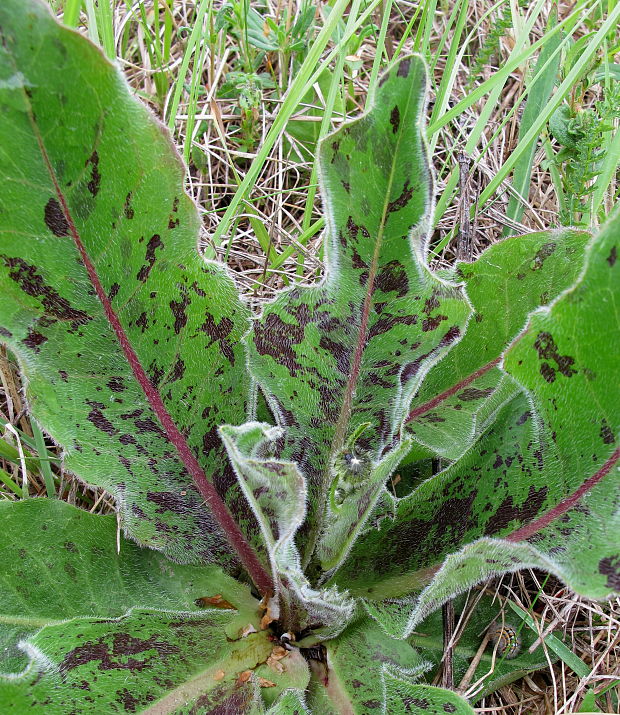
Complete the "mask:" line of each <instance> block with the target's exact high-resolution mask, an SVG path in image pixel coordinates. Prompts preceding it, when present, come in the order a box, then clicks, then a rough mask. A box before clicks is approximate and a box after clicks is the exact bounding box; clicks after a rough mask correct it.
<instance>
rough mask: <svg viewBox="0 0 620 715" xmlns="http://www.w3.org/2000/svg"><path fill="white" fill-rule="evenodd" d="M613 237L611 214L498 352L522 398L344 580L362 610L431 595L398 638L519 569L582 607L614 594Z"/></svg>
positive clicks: (616, 223)
mask: <svg viewBox="0 0 620 715" xmlns="http://www.w3.org/2000/svg"><path fill="white" fill-rule="evenodd" d="M619 228H620V212H617V211H616V212H615V213H614V215H613V216H612V218H611V219H610V221H609V222H608V224H607V225H606V226H605V227H604V228H603V229H602V231H601V232H600V234H599V235H598V236H597V237H596V238H595V239H594V241H593V242H592V243H591V244H590V247H589V250H588V254H587V262H586V267H585V268H584V270H583V272H582V274H581V276H580V277H579V279H578V280H577V282H576V283H575V285H574V287H572V288H570V289H568V290H566V291H565V292H564V293H562V294H561V295H560V296H559V297H558V298H557V299H556V300H555V301H554V302H553V303H552V304H551V305H550V306H549V307H548V308H544V309H541V310H539V311H536V312H534V313H533V314H532V316H531V318H530V320H529V322H528V325H527V327H526V329H525V330H524V331H523V333H522V334H521V335H520V336H519V337H518V338H517V339H516V340H515V342H514V343H513V345H512V346H511V348H510V349H509V350H508V351H507V353H506V355H505V358H504V362H505V368H506V369H507V370H508V371H509V372H510V373H512V375H513V377H514V378H516V379H519V380H520V381H522V383H523V385H524V387H525V388H526V392H524V393H522V394H521V395H520V396H518V397H517V398H515V399H514V400H512V401H511V402H510V403H509V404H508V405H506V406H505V407H504V408H503V409H502V411H501V412H500V414H499V416H498V419H497V421H496V423H495V424H494V425H493V427H492V428H491V429H490V430H489V431H488V432H487V433H486V434H485V435H484V436H483V438H482V439H481V440H480V441H479V442H478V443H477V444H476V445H475V446H474V448H472V449H471V450H470V451H469V452H468V453H466V455H465V456H464V457H463V458H462V459H461V460H459V461H458V462H456V463H455V464H453V465H451V466H450V467H449V468H448V469H446V470H444V471H443V472H441V473H440V474H439V475H437V476H436V477H434V478H433V479H431V480H429V481H428V482H426V483H425V484H423V485H422V486H421V487H420V488H419V489H418V490H417V491H416V492H414V493H413V494H412V495H411V497H408V498H406V499H403V500H401V501H400V502H399V503H398V505H397V515H396V518H395V519H394V520H393V521H390V520H388V519H384V521H383V522H382V523H381V525H380V530H379V531H376V532H368V534H367V535H366V538H365V539H364V540H362V541H360V542H358V544H357V545H356V548H355V549H354V550H353V552H352V557H351V558H350V559H349V561H348V562H347V564H346V565H345V566H346V568H343V569H342V570H341V571H342V573H341V574H340V575H339V578H342V579H343V581H344V580H348V579H350V580H351V581H353V592H354V593H356V592H357V593H362V592H363V593H364V594H366V595H367V596H369V597H371V598H373V599H378V598H381V597H382V596H383V597H385V596H390V595H399V594H402V593H406V592H407V591H411V590H413V589H415V588H418V589H419V588H421V587H423V586H424V585H425V584H426V583H428V584H429V585H428V586H427V587H426V589H425V590H424V591H423V592H422V594H421V595H420V597H419V598H418V599H417V601H416V602H415V604H413V602H412V603H410V607H411V610H410V611H409V614H410V615H409V620H408V623H407V626H406V627H405V628H404V629H403V632H404V633H408V632H411V630H412V629H413V628H414V627H415V625H416V623H418V622H419V621H420V619H422V618H424V617H425V616H426V615H427V614H428V613H431V612H432V611H433V610H434V609H435V608H437V607H438V606H439V605H440V604H441V603H442V602H443V601H445V600H446V599H448V598H450V597H451V596H453V595H454V593H457V592H459V591H461V590H463V589H464V588H466V587H467V586H470V585H472V584H474V583H477V582H479V581H480V580H482V579H484V578H486V577H488V576H490V575H492V574H495V573H501V572H504V571H511V570H516V569H518V568H523V567H526V566H535V567H539V568H543V569H545V570H547V571H550V572H551V573H554V574H555V575H557V576H558V577H560V578H561V579H562V580H563V581H565V582H566V583H567V584H568V585H569V586H570V587H571V588H572V589H573V590H574V591H576V592H577V593H580V594H583V595H585V596H588V597H590V598H598V599H605V598H609V597H611V596H613V595H614V594H615V593H618V591H619V590H620V580H619V573H620V570H619V569H620V554H619V552H618V543H620V516H619V512H618V506H617V505H618V503H619V500H620V480H619V479H618V459H619V457H620V448H619V447H618V446H617V445H618V437H617V435H618V432H619V430H620V414H619V410H618V405H619V404H620V380H619V379H618V377H619V376H618V367H617V361H616V360H615V356H614V354H613V352H610V350H609V345H613V344H616V342H618V341H619V340H620V336H619V335H618V332H619V331H620V326H619V325H618V318H617V314H618V309H617V305H618V302H619V301H618V285H619V282H618V280H617V277H615V276H614V275H613V274H614V273H615V272H616V271H617V270H618V269H617V268H616V265H617V255H618V238H619V235H620V231H619ZM489 537H493V538H489ZM498 537H503V538H501V539H500V538H498ZM377 538H379V539H380V542H381V546H380V554H381V561H380V562H379V558H378V553H379V552H378V550H377V546H376V544H377ZM431 540H432V541H433V543H432V544H431V543H430V542H431ZM407 544H415V545H416V549H411V548H406V545H407ZM425 544H428V545H427V546H425ZM403 547H405V548H403ZM459 549H460V551H459ZM364 554H366V555H367V556H365V555H364ZM370 554H375V557H374V561H373V563H372V566H371V565H370V563H369V561H370V560H371V558H372V557H371V555H370ZM424 554H426V556H425V555H424ZM440 554H442V555H443V554H445V555H446V556H447V558H446V560H445V562H444V564H443V566H441V568H440V569H439V571H437V565H434V564H433V562H434V563H435V564H438V563H439V560H440V558H438V557H440ZM365 558H368V561H366V562H365V561H364V559H365ZM353 564H355V566H353ZM383 564H385V566H384V567H383V566H382V565H383ZM396 564H398V565H396ZM380 568H381V569H382V571H383V575H382V576H381V575H380V574H377V571H378V570H379V569H380ZM355 569H358V570H359V571H358V572H359V573H364V578H358V579H357V583H358V584H359V586H357V585H356V583H355V575H354V574H355ZM371 569H374V571H372V573H370V572H371ZM388 576H389V578H390V579H391V580H388V578H387V577H388ZM373 582H376V585H375V584H374V583H373ZM362 584H363V587H362Z"/></svg>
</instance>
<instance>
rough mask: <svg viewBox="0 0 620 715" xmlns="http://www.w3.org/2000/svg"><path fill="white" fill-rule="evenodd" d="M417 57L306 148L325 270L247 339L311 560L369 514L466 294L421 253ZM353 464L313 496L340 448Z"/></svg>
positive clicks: (424, 171) (420, 76)
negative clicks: (348, 505)
mask: <svg viewBox="0 0 620 715" xmlns="http://www.w3.org/2000/svg"><path fill="white" fill-rule="evenodd" d="M425 72H426V71H425V67H424V63H423V62H422V60H421V59H420V58H418V57H408V58H404V59H402V60H401V61H400V62H398V63H397V64H396V65H394V66H393V68H392V69H391V70H390V71H388V72H387V73H386V74H385V75H384V76H383V78H382V80H381V82H380V83H379V87H378V89H377V95H376V97H375V100H374V104H373V108H372V110H371V111H370V112H369V113H368V114H366V115H364V116H362V117H361V118H360V119H357V120H355V121H353V122H350V123H348V124H346V125H345V126H343V127H342V128H341V129H339V130H338V131H337V132H335V133H334V134H332V135H330V136H329V137H327V138H326V139H325V140H324V141H323V143H322V144H321V147H320V151H319V161H320V175H321V180H322V181H321V183H322V187H323V190H324V196H323V198H324V204H325V207H326V213H327V224H328V230H327V233H326V237H325V256H326V262H327V271H326V276H325V278H324V280H323V281H322V282H321V283H320V284H319V285H317V286H313V287H294V288H292V289H290V290H287V291H285V292H283V293H282V294H281V295H280V296H279V297H278V298H277V299H276V300H275V301H274V302H273V303H271V304H268V305H267V306H266V307H265V309H264V311H263V314H262V317H261V318H260V320H259V321H258V322H257V323H256V324H255V326H254V330H253V333H252V335H251V336H250V337H249V339H248V348H249V351H250V369H251V370H252V372H253V374H254V375H255V376H256V378H257V380H258V382H259V384H260V386H261V388H262V389H263V391H264V393H265V395H266V396H267V399H268V401H269V403H270V405H271V407H272V410H273V411H274V414H275V415H276V417H277V420H278V423H279V425H280V426H282V427H284V428H285V429H286V440H285V445H284V447H283V450H282V452H281V453H280V457H282V458H283V459H287V460H290V461H295V462H297V464H298V465H299V467H300V470H301V471H302V473H303V475H304V477H305V478H306V479H307V480H308V492H309V515H310V519H311V521H312V525H311V527H310V528H309V534H308V535H307V538H306V552H305V561H307V560H308V559H309V558H310V554H311V552H312V551H313V550H314V547H315V543H316V538H317V537H318V535H319V534H321V537H322V544H324V546H323V545H321V547H320V554H319V555H320V559H321V560H322V561H323V567H324V568H331V567H333V566H335V565H336V564H337V563H338V561H339V560H340V559H341V558H342V557H343V555H344V553H346V548H348V542H349V539H348V538H346V539H345V543H344V544H343V549H342V550H341V551H339V548H338V547H339V545H340V542H341V539H340V536H338V537H335V536H334V535H333V534H332V527H333V525H334V524H335V525H336V528H337V529H338V530H339V531H346V529H345V528H344V527H343V521H345V520H346V521H347V522H348V528H350V529H355V528H357V527H356V525H357V524H358V523H360V522H363V521H364V520H365V519H366V518H367V517H368V516H369V514H370V511H371V509H372V505H373V504H374V502H375V501H376V498H377V495H378V493H379V490H380V485H381V482H382V480H383V479H384V478H385V477H386V476H387V475H385V474H383V472H382V473H381V477H380V478H379V476H378V475H377V474H376V473H375V468H376V467H377V464H378V463H379V461H380V460H381V458H383V457H385V456H386V455H387V454H388V453H389V452H390V450H393V449H395V448H397V446H398V444H399V441H400V432H401V425H402V421H403V419H404V418H405V416H406V415H407V410H408V407H409V403H410V401H411V398H412V395H413V394H414V393H415V391H416V390H417V389H418V387H419V385H420V382H421V380H422V379H423V377H424V375H425V374H426V372H427V371H428V370H429V369H430V367H431V366H432V365H433V364H434V363H435V362H437V361H438V360H439V359H440V358H441V357H442V356H443V355H444V354H445V353H446V352H447V350H448V349H449V348H450V346H451V345H452V344H453V343H455V342H456V341H457V340H458V339H459V338H460V336H461V333H462V331H463V328H464V325H465V323H466V321H467V317H468V315H469V312H470V310H469V305H468V303H467V301H466V300H465V298H464V296H463V293H462V291H461V289H460V288H458V287H457V286H455V285H454V284H452V283H450V282H448V281H445V280H442V279H440V278H438V277H437V276H436V275H434V274H433V273H431V272H430V270H429V269H428V266H427V264H426V243H427V237H428V231H429V227H430V213H431V180H430V174H429V169H428V160H427V157H426V148H425V145H424V139H423V132H422V119H421V116H422V113H423V108H424V89H425V84H426V77H425ZM351 452H354V453H355V454H357V455H358V456H359V458H360V460H361V462H362V466H361V467H360V469H359V470H358V471H356V473H355V475H354V477H355V478H354V479H352V480H349V481H350V482H353V484H350V485H349V486H350V487H351V488H350V489H349V491H348V493H347V494H344V495H343V497H342V499H343V501H344V500H349V501H351V502H353V503H354V508H352V509H351V510H345V511H344V512H339V513H333V512H332V511H330V509H329V508H328V509H327V510H326V509H325V502H326V499H327V495H328V492H329V491H330V488H331V486H332V484H333V482H334V480H335V479H338V478H340V476H341V473H342V470H343V469H344V470H345V471H346V469H347V467H348V466H350V459H349V457H350V456H351V455H350V453H351Z"/></svg>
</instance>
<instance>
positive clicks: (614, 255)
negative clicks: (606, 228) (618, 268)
mask: <svg viewBox="0 0 620 715" xmlns="http://www.w3.org/2000/svg"><path fill="white" fill-rule="evenodd" d="M606 260H607V263H609V267H610V268H613V267H614V266H615V265H616V261H617V260H618V249H617V247H616V246H612V247H611V251H610V252H609V255H608V256H607V258H606Z"/></svg>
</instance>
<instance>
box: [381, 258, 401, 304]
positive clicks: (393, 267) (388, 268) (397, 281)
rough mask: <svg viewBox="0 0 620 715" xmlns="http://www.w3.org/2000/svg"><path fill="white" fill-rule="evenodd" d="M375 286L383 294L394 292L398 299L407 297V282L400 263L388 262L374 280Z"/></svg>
mask: <svg viewBox="0 0 620 715" xmlns="http://www.w3.org/2000/svg"><path fill="white" fill-rule="evenodd" d="M375 286H376V287H377V288H378V289H379V290H380V291H382V292H383V293H390V292H392V291H394V292H395V293H396V294H397V295H398V297H399V298H402V297H403V296H405V295H407V292H408V291H409V281H408V280H407V273H406V271H405V268H404V266H403V265H402V263H400V262H399V261H390V262H389V263H387V264H386V265H385V266H383V267H382V268H381V270H380V271H379V273H378V274H377V277H376V278H375Z"/></svg>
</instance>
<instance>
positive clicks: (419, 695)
mask: <svg viewBox="0 0 620 715" xmlns="http://www.w3.org/2000/svg"><path fill="white" fill-rule="evenodd" d="M385 691H386V710H385V712H389V713H390V715H409V714H410V713H412V715H445V713H452V714H453V715H474V710H473V708H472V707H471V706H470V705H468V704H467V701H466V700H464V699H463V698H461V697H459V696H458V695H457V694H456V693H452V692H450V691H449V690H444V689H443V688H435V687H433V686H432V685H414V684H412V683H408V682H407V681H406V680H403V679H402V678H400V677H398V675H397V674H394V675H391V674H386V676H385Z"/></svg>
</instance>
